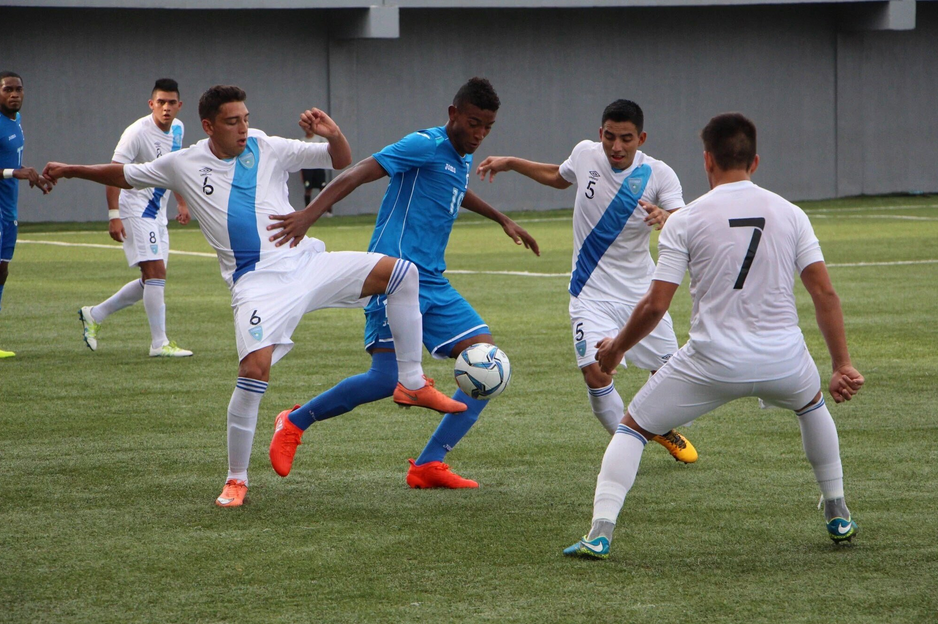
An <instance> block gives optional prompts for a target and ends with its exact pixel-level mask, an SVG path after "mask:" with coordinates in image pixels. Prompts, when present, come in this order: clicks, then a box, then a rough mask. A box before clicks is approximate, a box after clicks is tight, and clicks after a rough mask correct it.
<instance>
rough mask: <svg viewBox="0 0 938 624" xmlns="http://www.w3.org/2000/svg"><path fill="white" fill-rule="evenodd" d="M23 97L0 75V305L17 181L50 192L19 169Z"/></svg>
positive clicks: (2, 354)
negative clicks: (0, 175)
mask: <svg viewBox="0 0 938 624" xmlns="http://www.w3.org/2000/svg"><path fill="white" fill-rule="evenodd" d="M23 94H24V90H23V79H22V78H21V77H20V75H19V74H15V73H13V72H11V71H5V72H0V169H3V179H2V180H0V305H2V303H3V286H4V285H5V284H6V282H7V275H9V272H10V261H11V260H13V251H14V249H15V248H16V233H17V221H16V202H17V199H18V198H19V192H20V189H19V183H18V182H17V180H29V186H30V187H34V186H38V187H39V188H40V189H41V190H42V192H43V194H45V193H48V192H49V191H50V190H52V183H51V182H49V181H48V180H46V179H45V178H43V177H41V176H40V175H39V173H38V172H37V171H36V170H35V169H33V168H32V167H24V166H23V146H24V145H25V142H26V141H25V137H24V136H23V126H22V125H21V122H20V108H22V107H23ZM14 355H16V354H15V353H13V352H12V351H4V350H2V349H0V359H2V358H9V357H13V356H14Z"/></svg>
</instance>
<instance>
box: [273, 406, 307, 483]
mask: <svg viewBox="0 0 938 624" xmlns="http://www.w3.org/2000/svg"><path fill="white" fill-rule="evenodd" d="M299 407H300V406H299V405H294V406H293V407H291V408H290V409H288V410H283V411H282V412H280V413H279V414H277V419H276V420H274V437H273V438H272V439H271V440H270V465H271V466H273V467H274V472H276V473H277V474H278V475H280V476H281V477H285V476H287V475H288V474H290V468H291V467H292V466H293V456H294V455H296V447H298V446H299V445H300V444H302V442H300V438H301V437H303V430H302V429H300V428H299V427H297V426H296V425H294V424H293V423H292V422H290V418H289V416H290V412H292V411H293V410H296V409H299Z"/></svg>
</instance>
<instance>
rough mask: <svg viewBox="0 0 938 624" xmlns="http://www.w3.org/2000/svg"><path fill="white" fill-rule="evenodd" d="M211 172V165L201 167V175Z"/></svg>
mask: <svg viewBox="0 0 938 624" xmlns="http://www.w3.org/2000/svg"><path fill="white" fill-rule="evenodd" d="M211 172H212V168H211V167H202V168H201V169H199V175H208V174H210V173H211Z"/></svg>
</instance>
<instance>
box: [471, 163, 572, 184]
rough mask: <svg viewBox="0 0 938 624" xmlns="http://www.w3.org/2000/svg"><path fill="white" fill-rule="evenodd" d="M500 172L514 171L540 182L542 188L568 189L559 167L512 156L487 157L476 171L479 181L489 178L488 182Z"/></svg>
mask: <svg viewBox="0 0 938 624" xmlns="http://www.w3.org/2000/svg"><path fill="white" fill-rule="evenodd" d="M502 171H516V172H518V173H520V174H521V175H523V176H526V177H528V178H531V179H532V180H534V181H535V182H540V183H541V184H543V185H544V186H551V187H553V188H556V189H565V188H569V187H570V182H567V181H566V180H565V179H564V178H563V176H561V175H560V165H551V164H548V163H539V162H534V161H533V160H525V159H523V158H515V157H514V156H489V157H488V158H486V159H485V160H483V161H482V162H481V163H479V167H478V168H477V169H476V172H477V173H478V174H479V178H480V179H481V180H485V176H486V175H488V176H489V182H492V181H494V180H495V174H496V173H500V172H502Z"/></svg>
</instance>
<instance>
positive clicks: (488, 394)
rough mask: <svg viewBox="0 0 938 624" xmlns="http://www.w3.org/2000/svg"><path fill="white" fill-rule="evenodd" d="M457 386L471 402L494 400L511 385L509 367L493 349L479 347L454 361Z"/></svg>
mask: <svg viewBox="0 0 938 624" xmlns="http://www.w3.org/2000/svg"><path fill="white" fill-rule="evenodd" d="M455 373H456V383H457V384H458V385H459V387H460V389H461V390H462V391H463V392H465V393H466V394H468V395H469V396H471V397H472V398H473V399H491V398H493V397H497V396H498V395H499V394H501V393H502V392H504V391H505V388H507V387H508V382H509V381H511V363H510V362H509V361H508V356H507V355H505V353H504V351H502V350H501V349H499V348H498V347H496V346H495V345H490V344H485V343H479V344H474V345H472V346H471V347H468V348H467V349H466V350H465V351H463V352H462V353H460V354H459V356H458V357H457V358H456V371H455Z"/></svg>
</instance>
